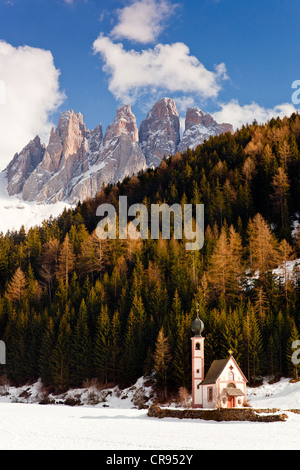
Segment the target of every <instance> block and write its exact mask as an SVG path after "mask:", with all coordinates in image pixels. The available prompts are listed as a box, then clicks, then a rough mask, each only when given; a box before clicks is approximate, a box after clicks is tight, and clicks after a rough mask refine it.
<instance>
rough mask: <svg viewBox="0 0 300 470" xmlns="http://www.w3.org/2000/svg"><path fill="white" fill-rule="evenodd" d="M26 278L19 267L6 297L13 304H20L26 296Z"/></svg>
mask: <svg viewBox="0 0 300 470" xmlns="http://www.w3.org/2000/svg"><path fill="white" fill-rule="evenodd" d="M26 285H27V282H26V278H25V274H24V273H23V271H22V269H21V268H20V267H19V268H18V269H17V270H16V272H15V274H14V275H13V278H12V280H11V281H10V283H9V284H8V287H7V291H6V295H7V297H8V298H9V300H11V301H12V302H13V303H20V302H21V300H22V298H24V296H25V294H26Z"/></svg>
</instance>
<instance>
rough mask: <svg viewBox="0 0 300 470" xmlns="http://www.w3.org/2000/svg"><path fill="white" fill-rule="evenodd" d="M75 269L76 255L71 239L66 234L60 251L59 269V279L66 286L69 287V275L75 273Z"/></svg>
mask: <svg viewBox="0 0 300 470" xmlns="http://www.w3.org/2000/svg"><path fill="white" fill-rule="evenodd" d="M74 267H75V255H74V251H73V248H72V244H71V242H70V239H69V235H68V234H66V236H65V239H64V241H63V244H62V247H61V249H60V253H59V260H58V267H57V277H58V279H63V280H64V282H65V285H66V286H68V285H69V275H70V273H71V272H72V271H73V269H74Z"/></svg>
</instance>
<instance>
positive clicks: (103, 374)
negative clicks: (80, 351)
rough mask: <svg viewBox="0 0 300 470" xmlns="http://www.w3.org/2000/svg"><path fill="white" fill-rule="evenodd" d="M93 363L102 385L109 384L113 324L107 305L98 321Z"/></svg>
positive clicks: (104, 306)
mask: <svg viewBox="0 0 300 470" xmlns="http://www.w3.org/2000/svg"><path fill="white" fill-rule="evenodd" d="M93 363H94V371H95V374H96V377H97V378H98V379H99V380H100V381H101V382H102V383H105V384H106V383H108V380H109V371H110V369H111V324H110V319H109V315H108V309H107V305H102V307H101V312H100V315H99V317H98V320H97V326H96V334H95V340H94V347H93Z"/></svg>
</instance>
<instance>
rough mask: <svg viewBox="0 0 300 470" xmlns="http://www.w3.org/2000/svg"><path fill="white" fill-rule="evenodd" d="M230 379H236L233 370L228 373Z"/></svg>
mask: <svg viewBox="0 0 300 470" xmlns="http://www.w3.org/2000/svg"><path fill="white" fill-rule="evenodd" d="M228 380H234V374H233V372H229V374H228Z"/></svg>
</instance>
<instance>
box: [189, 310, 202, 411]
mask: <svg viewBox="0 0 300 470" xmlns="http://www.w3.org/2000/svg"><path fill="white" fill-rule="evenodd" d="M203 330H204V323H203V321H202V320H200V318H199V316H198V312H197V318H196V320H194V321H193V323H192V331H193V332H194V336H193V337H192V338H191V341H192V398H193V402H192V406H193V408H203V387H202V386H201V382H202V380H203V379H204V338H203V336H202V331H203Z"/></svg>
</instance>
